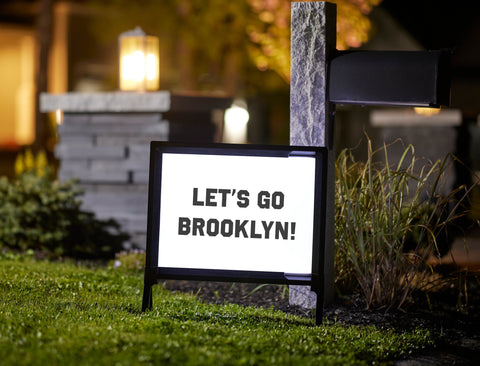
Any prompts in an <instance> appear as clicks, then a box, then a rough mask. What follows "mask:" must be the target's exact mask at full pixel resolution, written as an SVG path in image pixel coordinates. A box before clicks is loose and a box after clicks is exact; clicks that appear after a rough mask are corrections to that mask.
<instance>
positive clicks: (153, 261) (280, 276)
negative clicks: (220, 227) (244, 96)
mask: <svg viewBox="0 0 480 366" xmlns="http://www.w3.org/2000/svg"><path fill="white" fill-rule="evenodd" d="M164 153H177V154H196V155H227V156H252V157H255V156H258V157H285V158H288V157H292V156H303V157H310V158H315V192H314V216H313V217H314V225H313V243H312V251H313V253H312V271H311V274H305V275H300V274H288V273H282V272H263V271H238V270H218V269H195V268H170V267H158V249H159V244H160V243H159V236H160V233H159V227H160V215H161V212H160V202H161V183H162V156H163V154H164ZM327 154H328V150H327V149H326V148H324V147H306V146H278V145H236V144H201V143H196V144H193V143H188V144H186V143H174V142H161V141H152V142H151V145H150V175H149V190H148V219H147V246H146V261H145V277H144V288H143V300H142V312H143V311H145V310H149V309H151V308H152V305H153V304H152V286H153V285H155V284H156V283H157V282H158V281H159V280H160V279H176V280H196V281H221V282H252V283H270V284H287V285H305V286H311V289H312V291H314V292H315V293H316V294H317V304H316V312H315V318H316V324H319V323H320V322H321V319H322V316H323V300H324V289H323V282H324V280H323V279H324V262H325V260H324V245H325V222H326V220H325V214H326V195H327V192H326V191H327V181H326V180H327V166H328V159H327ZM330 194H333V192H330Z"/></svg>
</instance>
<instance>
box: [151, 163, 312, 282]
mask: <svg viewBox="0 0 480 366" xmlns="http://www.w3.org/2000/svg"><path fill="white" fill-rule="evenodd" d="M162 156H163V158H162V187H161V203H160V227H159V230H160V233H159V234H160V235H159V248H158V266H159V267H173V268H191V269H215V270H237V271H262V272H283V273H291V274H311V272H312V247H313V227H314V222H313V215H314V201H315V200H314V195H315V158H314V157H288V158H285V157H252V156H224V155H200V154H199V155H194V154H172V153H164V154H163V155H162Z"/></svg>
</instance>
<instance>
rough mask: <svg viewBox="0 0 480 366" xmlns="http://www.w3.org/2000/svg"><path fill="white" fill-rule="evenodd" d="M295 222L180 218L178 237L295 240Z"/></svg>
mask: <svg viewBox="0 0 480 366" xmlns="http://www.w3.org/2000/svg"><path fill="white" fill-rule="evenodd" d="M296 226H297V225H296V223H295V222H288V221H286V222H282V221H256V220H230V219H224V220H217V219H213V218H212V219H208V220H205V219H202V218H197V217H193V218H188V217H179V218H178V235H192V236H211V237H215V236H223V237H225V238H232V237H233V238H247V239H249V238H251V239H277V240H278V239H283V240H295V231H296Z"/></svg>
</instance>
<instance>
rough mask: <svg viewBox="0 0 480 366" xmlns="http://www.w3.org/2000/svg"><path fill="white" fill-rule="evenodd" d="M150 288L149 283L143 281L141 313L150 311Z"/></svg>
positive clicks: (150, 284) (150, 283) (151, 301)
mask: <svg viewBox="0 0 480 366" xmlns="http://www.w3.org/2000/svg"><path fill="white" fill-rule="evenodd" d="M152 286H153V283H152V282H151V281H145V283H144V285H143V300H142V313H143V312H144V311H146V310H152V306H153V300H152Z"/></svg>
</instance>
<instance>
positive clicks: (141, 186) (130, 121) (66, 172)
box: [40, 91, 230, 248]
mask: <svg viewBox="0 0 480 366" xmlns="http://www.w3.org/2000/svg"><path fill="white" fill-rule="evenodd" d="M229 103H230V100H229V99H227V98H206V97H181V96H172V95H171V94H170V93H169V92H166V91H159V92H153V93H124V92H111V93H66V94H60V95H53V94H43V95H42V96H41V98H40V109H41V111H42V112H50V111H55V110H58V109H60V110H62V111H63V113H64V119H63V124H61V125H59V126H58V129H57V131H58V136H59V143H58V145H57V146H56V148H55V156H56V157H57V158H58V159H59V161H60V168H59V172H58V177H59V179H60V180H66V179H70V178H75V179H78V180H79V184H80V186H81V187H82V188H83V189H84V191H85V194H84V195H83V196H82V200H83V206H82V207H83V208H84V209H85V210H88V211H92V212H94V213H95V215H96V216H97V217H99V218H101V219H110V218H113V219H115V220H117V221H118V222H119V223H120V224H121V226H122V228H123V230H125V231H127V232H128V233H129V234H130V235H131V237H132V240H131V244H135V245H136V246H138V247H141V248H145V244H146V229H147V207H148V179H149V157H150V141H166V140H169V139H171V138H172V136H173V137H174V138H175V139H176V140H179V141H188V140H191V139H192V136H193V137H195V138H200V139H202V141H210V142H212V141H213V140H214V139H215V136H214V134H215V128H216V127H220V128H221V125H220V123H221V121H222V119H223V113H222V112H223V110H224V109H225V108H226V107H228V106H229ZM219 112H220V113H219ZM166 118H168V120H167V119H166ZM215 118H216V120H215ZM215 123H216V124H217V126H215ZM172 130H173V132H172Z"/></svg>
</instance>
